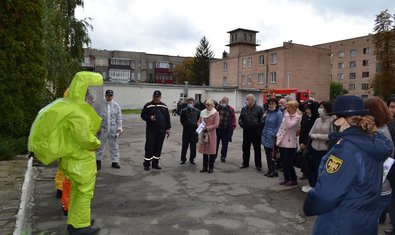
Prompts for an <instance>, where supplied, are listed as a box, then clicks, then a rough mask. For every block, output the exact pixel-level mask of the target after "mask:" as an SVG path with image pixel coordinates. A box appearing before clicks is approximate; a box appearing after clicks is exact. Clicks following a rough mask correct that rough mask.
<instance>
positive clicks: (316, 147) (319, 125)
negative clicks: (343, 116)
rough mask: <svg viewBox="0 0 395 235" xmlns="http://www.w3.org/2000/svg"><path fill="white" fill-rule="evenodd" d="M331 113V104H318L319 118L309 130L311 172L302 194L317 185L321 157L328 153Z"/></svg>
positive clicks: (324, 102)
mask: <svg viewBox="0 0 395 235" xmlns="http://www.w3.org/2000/svg"><path fill="white" fill-rule="evenodd" d="M331 112H332V102H330V101H323V102H321V103H320V106H319V109H318V113H319V114H320V117H319V118H317V120H316V121H315V122H314V125H313V127H312V128H311V130H310V133H309V136H310V139H311V146H310V154H311V157H312V163H313V167H312V172H311V174H310V176H309V178H308V180H309V185H307V186H304V187H302V190H303V191H304V192H308V191H310V189H311V188H312V187H314V186H315V184H316V183H317V177H318V168H319V166H320V163H321V160H322V157H324V156H325V154H326V153H327V152H328V150H329V149H328V147H329V133H330V132H331V129H332V128H331V127H332V122H333V119H334V117H335V116H332V115H328V113H331Z"/></svg>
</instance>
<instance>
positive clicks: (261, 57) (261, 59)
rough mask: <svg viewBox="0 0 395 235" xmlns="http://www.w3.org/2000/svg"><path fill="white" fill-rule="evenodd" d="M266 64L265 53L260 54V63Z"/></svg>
mask: <svg viewBox="0 0 395 235" xmlns="http://www.w3.org/2000/svg"><path fill="white" fill-rule="evenodd" d="M264 64H265V57H264V56H263V55H260V56H259V65H264Z"/></svg>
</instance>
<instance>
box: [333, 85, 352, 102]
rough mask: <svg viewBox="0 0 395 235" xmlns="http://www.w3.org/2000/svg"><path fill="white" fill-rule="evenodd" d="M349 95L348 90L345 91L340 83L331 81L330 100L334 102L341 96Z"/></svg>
mask: <svg viewBox="0 0 395 235" xmlns="http://www.w3.org/2000/svg"><path fill="white" fill-rule="evenodd" d="M345 94H348V90H346V89H344V87H343V85H342V84H341V83H339V82H335V81H331V86H330V100H331V101H333V100H335V99H336V97H338V96H339V95H345Z"/></svg>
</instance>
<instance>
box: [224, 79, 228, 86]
mask: <svg viewBox="0 0 395 235" xmlns="http://www.w3.org/2000/svg"><path fill="white" fill-rule="evenodd" d="M227 85H228V78H227V77H224V86H227Z"/></svg>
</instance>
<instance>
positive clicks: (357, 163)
mask: <svg viewBox="0 0 395 235" xmlns="http://www.w3.org/2000/svg"><path fill="white" fill-rule="evenodd" d="M332 114H334V115H336V116H337V119H335V121H334V125H335V127H336V128H335V129H336V132H335V133H331V134H330V135H329V139H330V140H331V141H333V142H335V143H336V144H335V145H334V146H333V147H332V149H331V150H330V151H329V152H328V153H327V154H326V155H325V156H324V157H323V159H322V161H321V165H320V167H319V172H318V180H317V183H316V185H315V187H314V188H313V189H311V190H310V191H309V192H308V195H307V198H306V201H305V204H304V208H303V210H304V212H305V214H306V215H307V216H314V215H318V217H317V220H316V222H315V224H314V228H313V234H316V235H318V234H320V235H321V234H347V235H354V234H355V235H356V234H358V235H359V234H377V230H378V222H377V212H376V211H377V207H378V204H379V198H380V191H381V183H382V180H383V162H384V161H385V160H386V159H387V158H388V157H390V156H391V154H392V149H393V145H392V142H391V141H390V140H388V139H387V138H386V137H385V136H383V135H381V134H379V133H377V127H376V125H375V122H374V118H373V117H371V116H367V114H368V110H367V109H365V107H364V103H363V100H362V98H361V97H357V96H339V97H337V98H336V100H335V102H334V104H333V112H332Z"/></svg>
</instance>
